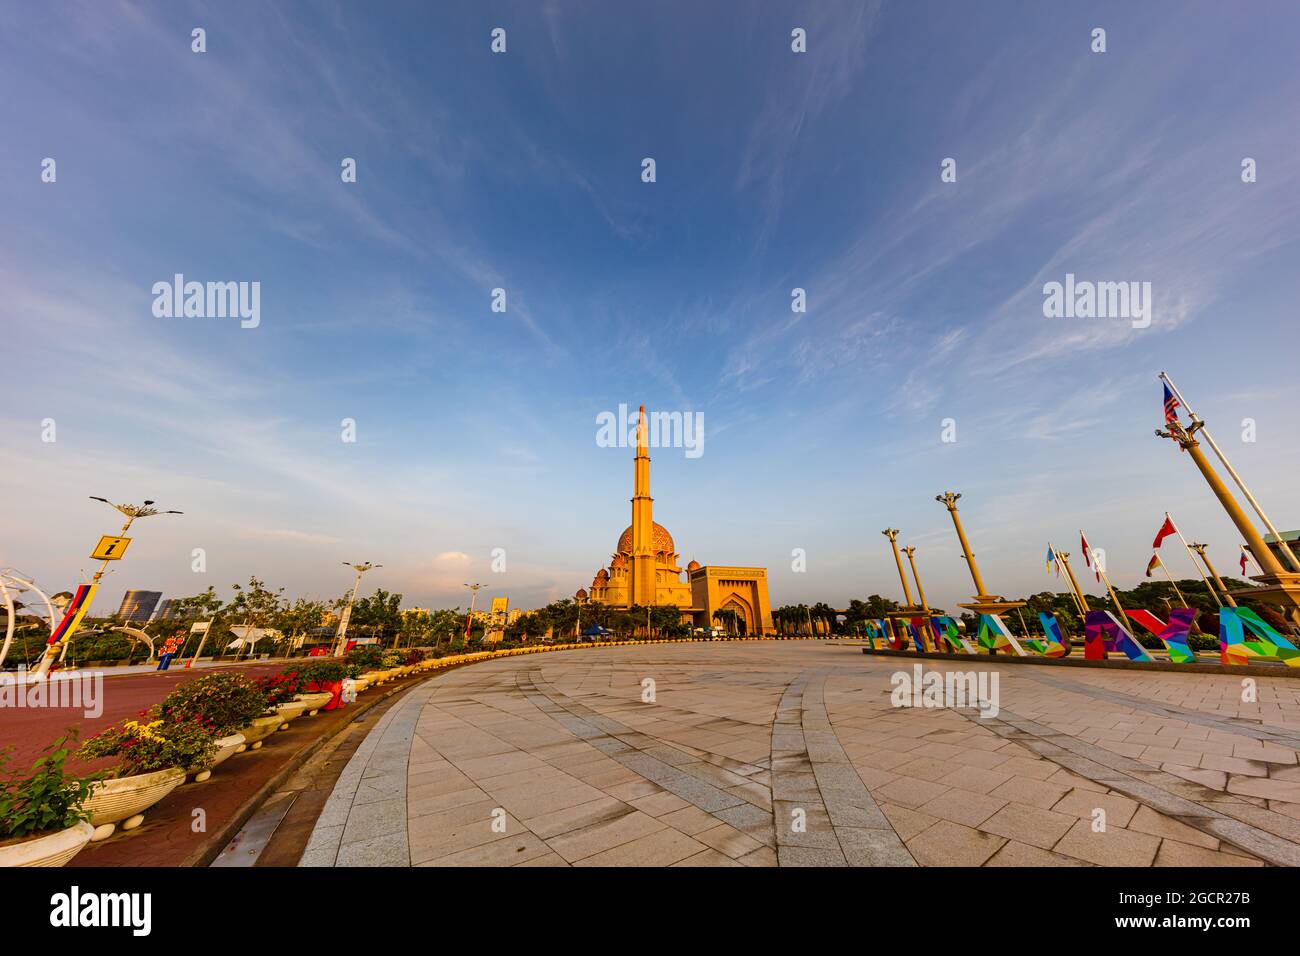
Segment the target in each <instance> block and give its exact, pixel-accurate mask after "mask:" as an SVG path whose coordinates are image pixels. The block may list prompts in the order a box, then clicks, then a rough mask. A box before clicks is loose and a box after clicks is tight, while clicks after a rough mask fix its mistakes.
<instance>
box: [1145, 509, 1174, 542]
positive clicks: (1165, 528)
mask: <svg viewBox="0 0 1300 956" xmlns="http://www.w3.org/2000/svg"><path fill="white" fill-rule="evenodd" d="M1177 533H1178V529H1177V528H1175V527H1174V519H1173V518H1171V517H1169V512H1167V511H1166V512H1165V523H1164V524H1162V525H1161V526H1160V530H1159V531H1157V532H1156V539H1155V540H1154V541H1152V542H1151V547H1153V548H1158V547H1160V542H1161V541H1163V540H1165V538H1167V537H1169V536H1170V535H1171V534H1177Z"/></svg>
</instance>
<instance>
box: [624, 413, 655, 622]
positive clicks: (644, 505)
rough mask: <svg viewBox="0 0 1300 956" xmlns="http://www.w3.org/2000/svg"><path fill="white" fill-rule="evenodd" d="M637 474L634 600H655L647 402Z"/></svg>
mask: <svg viewBox="0 0 1300 956" xmlns="http://www.w3.org/2000/svg"><path fill="white" fill-rule="evenodd" d="M633 473H634V476H635V479H634V482H633V487H632V587H631V589H630V591H629V601H630V602H631V603H632V604H647V605H649V604H654V603H655V553H654V518H653V517H652V512H653V509H654V499H653V498H651V497H650V432H649V429H648V428H647V426H646V418H645V406H644V405H642V406H641V413H640V416H639V418H638V419H637V426H636V458H635V459H633Z"/></svg>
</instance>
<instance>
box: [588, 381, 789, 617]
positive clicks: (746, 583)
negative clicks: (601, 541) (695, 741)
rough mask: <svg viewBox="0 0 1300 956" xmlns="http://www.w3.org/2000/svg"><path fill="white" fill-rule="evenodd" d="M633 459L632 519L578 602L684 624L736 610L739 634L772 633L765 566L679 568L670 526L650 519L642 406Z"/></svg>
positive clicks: (693, 565)
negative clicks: (652, 609)
mask: <svg viewBox="0 0 1300 956" xmlns="http://www.w3.org/2000/svg"><path fill="white" fill-rule="evenodd" d="M636 435H637V439H636V457H635V458H634V459H633V466H632V469H633V484H632V523H631V524H630V525H628V527H627V528H626V529H625V530H624V531H623V533H622V534H621V535H619V538H618V546H617V547H616V548H615V549H614V553H613V555H612V556H611V558H610V562H609V565H608V566H607V567H603V568H601V569H600V570H599V571H597V572H596V576H595V578H593V579H592V582H591V589H590V591H588V590H585V589H584V590H579V591H578V593H577V594H576V595H574V596H575V598H576V599H577V601H578V603H579V604H587V603H591V604H605V605H610V606H612V607H616V608H621V609H626V608H629V607H632V606H633V605H638V606H641V607H645V606H656V607H658V606H665V605H666V606H670V607H676V608H678V609H680V610H681V615H682V621H683V623H686V624H690V625H692V626H694V627H710V626H714V625H715V624H717V623H718V622H717V621H716V620H715V619H714V617H713V615H714V614H715V613H716V612H717V611H719V610H730V611H733V612H735V614H736V622H737V623H736V627H737V629H738V630H739V631H740V632H741V633H743V634H751V635H755V634H768V633H773V631H774V629H773V627H772V606H771V603H770V602H769V600H768V596H767V569H766V568H751V567H737V566H733V565H727V566H705V565H701V564H700V563H699V562H698V561H691V562H690V563H689V564H687V565H686V567H685V568H683V567H681V566H680V564H679V560H680V558H681V555H680V554H678V552H677V545H676V543H675V542H674V541H673V536H672V535H671V534H669V533H668V529H667V528H665V527H664V526H663V525H661V524H659V523H657V522H656V521H655V520H654V518H653V509H654V499H652V498H651V497H650V454H649V448H648V444H649V443H648V435H649V430H648V428H647V427H646V413H645V406H644V405H642V406H641V410H640V413H639V418H638V420H637V432H636Z"/></svg>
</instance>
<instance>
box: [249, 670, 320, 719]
mask: <svg viewBox="0 0 1300 956" xmlns="http://www.w3.org/2000/svg"><path fill="white" fill-rule="evenodd" d="M280 677H283V678H288V680H287V681H286V683H292V684H293V686H294V693H293V697H292V699H293V700H295V701H298V702H300V703H301V704H302V705H303V708H304V709H305V710H306V711H307V716H308V717H315V716H316V714H317V713H318V712H319V711H320V709H321V708H322V707H325V706H327V705H328V704H329V703H330V702H331V701H332V700H333V699H334V692H333V691H326V690H309V689H308V688H309V687H319V686H320V684H319V683H318V682H316V681H310V682H309V681H307V680H305V679H304V678H303V668H302V667H301V666H298V667H289V668H286V669H285V671H284V672H283V673H282V674H281V675H280ZM265 679H266V680H268V681H270V680H273V678H265ZM277 686H279V685H277ZM269 699H270V698H269V696H268V700H269Z"/></svg>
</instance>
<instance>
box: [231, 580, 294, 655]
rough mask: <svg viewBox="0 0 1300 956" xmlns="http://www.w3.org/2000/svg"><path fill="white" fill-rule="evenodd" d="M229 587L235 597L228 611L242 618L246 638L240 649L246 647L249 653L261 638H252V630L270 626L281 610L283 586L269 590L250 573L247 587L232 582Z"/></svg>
mask: <svg viewBox="0 0 1300 956" xmlns="http://www.w3.org/2000/svg"><path fill="white" fill-rule="evenodd" d="M231 588H233V589H234V592H235V598H234V600H233V601H231V602H230V608H229V612H230V614H231V615H232V616H235V617H242V618H243V622H244V625H245V630H244V635H245V637H246V638H247V640H246V641H245V643H244V645H243V647H241V648H240V650H241V651H243V650H245V649H246V650H247V652H248V653H249V654H251V653H252V652H253V647H254V646H255V645H256V644H257V642H258V641H259V640H261V638H254V637H253V636H252V632H253V630H254V629H255V628H263V627H270V624H271V620H272V618H274V617H275V616H276V615H277V614H278V613H279V612H280V610H281V604H280V600H281V599H280V596H281V595H282V594H283V593H284V588H280V589H279V590H278V591H270V590H268V589H267V587H266V585H265V584H264V583H263V582H262V581H260V580H258V579H257V578H256V577H253V576H251V575H250V576H249V578H248V586H247V587H243V586H241V585H239V584H232V585H231Z"/></svg>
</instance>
